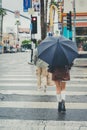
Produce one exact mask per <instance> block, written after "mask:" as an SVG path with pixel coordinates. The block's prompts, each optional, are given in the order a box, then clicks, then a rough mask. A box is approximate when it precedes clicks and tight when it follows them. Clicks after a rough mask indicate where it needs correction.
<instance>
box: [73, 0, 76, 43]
mask: <svg viewBox="0 0 87 130" xmlns="http://www.w3.org/2000/svg"><path fill="white" fill-rule="evenodd" d="M73 41H74V42H76V8H75V0H73Z"/></svg>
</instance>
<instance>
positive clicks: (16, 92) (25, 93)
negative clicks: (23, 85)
mask: <svg viewBox="0 0 87 130" xmlns="http://www.w3.org/2000/svg"><path fill="white" fill-rule="evenodd" d="M0 94H9V95H10V94H18V95H54V96H55V95H56V91H49V90H47V91H46V92H43V91H36V90H0ZM66 95H80V96H81V95H87V92H80V91H78V92H72V91H66Z"/></svg>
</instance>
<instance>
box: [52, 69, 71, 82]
mask: <svg viewBox="0 0 87 130" xmlns="http://www.w3.org/2000/svg"><path fill="white" fill-rule="evenodd" d="M52 80H54V81H56V80H59V81H68V80H70V71H69V69H68V68H56V69H55V70H54V72H53V73H52Z"/></svg>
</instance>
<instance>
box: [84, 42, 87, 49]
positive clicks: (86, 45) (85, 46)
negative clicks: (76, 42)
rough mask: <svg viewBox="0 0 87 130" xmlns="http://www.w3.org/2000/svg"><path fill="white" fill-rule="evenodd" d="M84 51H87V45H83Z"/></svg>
mask: <svg viewBox="0 0 87 130" xmlns="http://www.w3.org/2000/svg"><path fill="white" fill-rule="evenodd" d="M83 50H84V51H87V43H84V44H83Z"/></svg>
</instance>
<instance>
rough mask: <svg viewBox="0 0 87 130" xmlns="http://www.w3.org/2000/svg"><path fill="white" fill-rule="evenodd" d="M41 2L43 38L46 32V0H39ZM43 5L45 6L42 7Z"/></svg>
mask: <svg viewBox="0 0 87 130" xmlns="http://www.w3.org/2000/svg"><path fill="white" fill-rule="evenodd" d="M40 3H41V39H42V40H43V39H44V38H45V37H46V34H47V5H48V0H46V1H44V0H40ZM44 7H45V8H44Z"/></svg>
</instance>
